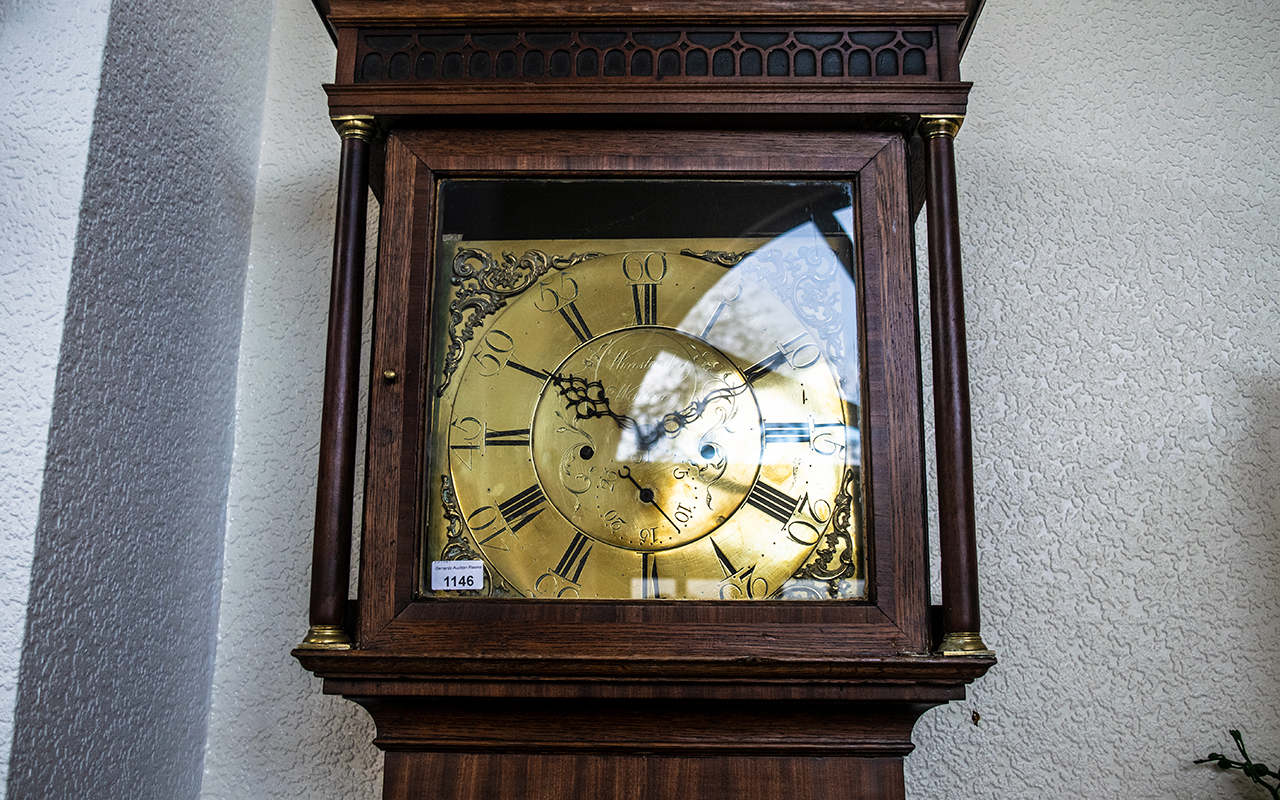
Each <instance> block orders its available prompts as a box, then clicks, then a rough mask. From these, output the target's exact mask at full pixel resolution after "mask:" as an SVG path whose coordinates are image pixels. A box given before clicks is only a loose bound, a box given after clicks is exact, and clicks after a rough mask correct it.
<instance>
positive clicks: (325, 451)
mask: <svg viewBox="0 0 1280 800" xmlns="http://www.w3.org/2000/svg"><path fill="white" fill-rule="evenodd" d="M333 124H334V127H336V128H337V129H338V134H339V135H340V136H341V137H342V161H341V166H340V167H339V174H338V220H337V225H336V228H335V231H334V241H333V278H332V288H331V291H330V295H329V338H328V345H327V347H326V350H325V368H324V406H323V410H322V412H321V422H320V425H321V427H320V473H319V476H318V479H317V483H316V529H315V540H314V544H313V548H312V554H311V613H310V626H311V627H310V629H309V630H308V631H307V636H306V638H305V639H304V640H303V641H302V644H300V645H298V647H299V648H303V649H322V650H330V649H332V650H344V649H347V648H350V647H351V639H350V637H349V636H348V635H347V632H346V630H345V629H344V628H343V619H344V617H345V616H346V612H347V590H348V588H349V583H350V579H349V577H348V576H349V575H350V570H351V514H352V505H353V502H354V495H355V464H356V407H357V405H358V401H359V391H360V386H359V382H360V321H361V312H362V310H363V297H362V295H363V292H364V252H365V225H366V216H367V212H368V204H369V203H368V192H369V142H370V140H371V139H372V138H373V135H374V126H373V117H366V116H344V117H334V118H333Z"/></svg>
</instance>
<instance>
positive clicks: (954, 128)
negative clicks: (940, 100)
mask: <svg viewBox="0 0 1280 800" xmlns="http://www.w3.org/2000/svg"><path fill="white" fill-rule="evenodd" d="M963 123H964V115H962V114H921V115H920V126H921V128H923V130H924V135H925V136H927V137H928V138H930V139H932V138H933V137H935V136H949V137H951V138H952V139H954V138H956V134H957V133H959V132H960V125H961V124H963Z"/></svg>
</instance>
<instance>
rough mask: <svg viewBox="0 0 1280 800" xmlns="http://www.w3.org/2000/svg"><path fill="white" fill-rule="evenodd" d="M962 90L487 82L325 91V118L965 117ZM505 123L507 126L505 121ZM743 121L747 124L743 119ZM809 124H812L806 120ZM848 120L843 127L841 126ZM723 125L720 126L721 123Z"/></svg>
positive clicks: (951, 86) (957, 86)
mask: <svg viewBox="0 0 1280 800" xmlns="http://www.w3.org/2000/svg"><path fill="white" fill-rule="evenodd" d="M969 87H970V84H968V83H933V84H926V85H924V86H920V85H913V84H886V83H872V84H865V85H857V84H852V85H846V86H844V87H841V88H840V89H832V88H831V87H830V86H829V85H813V86H806V85H805V84H804V83H802V82H795V83H789V84H788V85H787V86H785V87H779V86H778V85H776V84H760V85H756V86H752V85H750V84H749V83H747V82H745V81H744V82H742V83H738V84H735V85H734V86H733V87H715V86H698V85H692V84H690V83H685V84H683V85H681V86H679V87H674V86H673V87H664V86H652V85H619V86H611V87H601V86H596V85H587V86H574V87H564V86H550V87H545V86H544V87H538V86H530V85H527V84H500V83H496V82H495V83H492V84H485V85H483V86H475V85H471V86H465V87H457V88H450V87H440V86H422V87H412V86H403V85H396V84H390V85H352V84H343V85H332V84H331V85H328V86H325V91H326V92H327V93H328V94H329V110H330V113H331V114H334V115H338V114H373V115H378V116H383V115H388V116H390V115H420V114H438V115H464V116H465V115H475V114H495V115H520V116H521V118H528V117H530V116H531V117H532V118H534V119H536V118H537V117H545V116H550V115H553V114H604V115H606V116H627V115H652V114H665V115H674V116H692V117H698V118H702V119H703V120H704V121H705V120H706V118H708V117H710V116H715V117H723V116H724V115H736V116H741V117H744V118H751V117H755V118H756V120H755V124H757V125H758V124H760V120H759V118H760V117H764V118H768V117H774V116H777V117H803V118H809V117H813V116H847V115H855V114H863V115H865V114H904V113H905V114H963V113H964V109H965V105H966V102H967V100H968V94H969ZM508 121H510V120H508ZM744 121H745V120H744ZM807 122H808V124H812V120H811V119H808V120H807ZM848 122H851V120H846V123H848ZM719 124H721V125H723V124H724V120H723V119H721V120H719Z"/></svg>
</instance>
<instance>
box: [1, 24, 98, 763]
mask: <svg viewBox="0 0 1280 800" xmlns="http://www.w3.org/2000/svg"><path fill="white" fill-rule="evenodd" d="M109 7H110V2H109V0H92V2H58V1H57V0H53V1H52V2H26V1H15V2H10V3H3V4H0V53H4V54H5V66H4V67H3V68H2V69H0V97H3V98H5V101H4V102H3V103H0V130H4V131H5V135H3V136H0V185H2V186H3V189H0V374H2V375H3V376H4V380H3V381H2V382H0V486H2V487H4V488H3V491H0V786H4V784H5V781H6V778H7V775H8V772H9V744H10V741H11V737H12V734H13V704H14V699H15V696H16V693H17V688H18V666H19V660H20V656H21V653H22V635H23V632H24V630H25V622H26V614H27V592H28V589H29V587H30V584H31V553H32V547H33V543H34V541H35V527H36V517H37V514H38V509H39V502H40V485H41V483H42V482H43V480H44V456H45V443H46V438H47V437H46V434H47V432H48V429H49V414H50V411H51V409H52V407H53V384H54V378H55V376H56V374H57V367H58V346H59V344H60V343H61V342H62V315H63V312H64V311H65V310H66V305H67V281H68V279H69V277H70V274H71V257H72V254H73V252H74V250H75V242H76V227H77V224H78V222H79V214H80V195H81V192H82V191H83V187H84V170H85V160H86V159H87V157H88V153H89V134H90V131H91V130H92V128H93V107H94V102H95V101H96V100H97V97H98V74H99V72H100V70H101V68H102V47H103V41H104V40H105V38H106V33H107V11H108V8H109ZM51 42H57V44H58V46H57V47H56V48H51V47H50V43H51Z"/></svg>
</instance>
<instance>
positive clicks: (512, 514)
mask: <svg viewBox="0 0 1280 800" xmlns="http://www.w3.org/2000/svg"><path fill="white" fill-rule="evenodd" d="M546 499H547V498H546V496H544V495H543V494H542V487H541V486H539V485H538V484H536V483H535V484H534V485H532V486H530V487H529V488H528V489H525V490H524V491H523V492H521V493H520V494H518V495H516V496H515V497H512V498H511V499H510V500H507V501H506V502H505V503H499V504H498V510H499V511H501V512H502V516H503V518H504V519H506V520H507V522H509V523H511V532H512V533H515V532H516V531H518V530H520V529H521V528H523V527H524V526H525V525H528V524H529V523H530V522H531V521H533V518H534V517H536V516H538V515H539V514H541V513H542V511H543V510H542V509H541V508H538V506H540V505H542V503H543V502H544V501H545V500H546ZM534 509H537V510H536V511H534ZM529 512H533V513H529ZM513 520H516V521H514V522H513Z"/></svg>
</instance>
